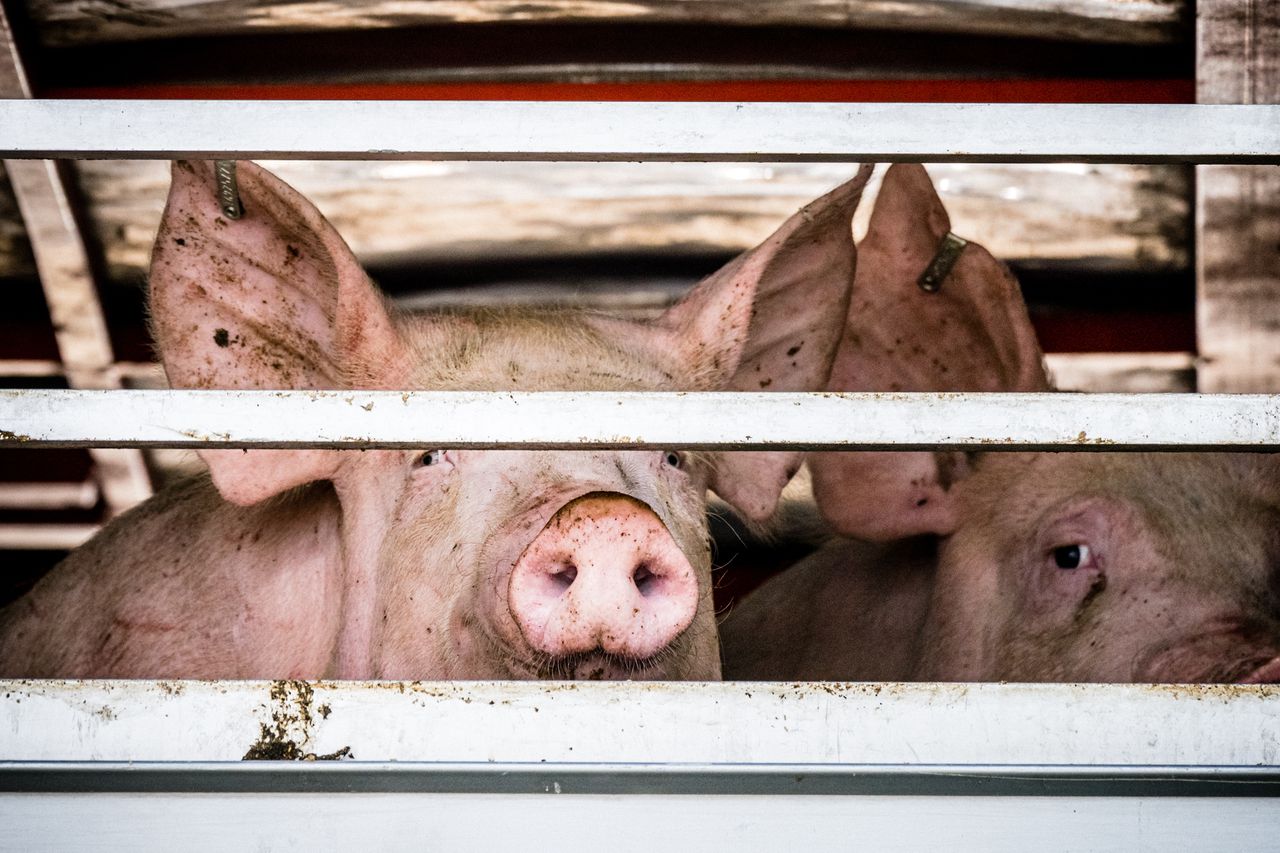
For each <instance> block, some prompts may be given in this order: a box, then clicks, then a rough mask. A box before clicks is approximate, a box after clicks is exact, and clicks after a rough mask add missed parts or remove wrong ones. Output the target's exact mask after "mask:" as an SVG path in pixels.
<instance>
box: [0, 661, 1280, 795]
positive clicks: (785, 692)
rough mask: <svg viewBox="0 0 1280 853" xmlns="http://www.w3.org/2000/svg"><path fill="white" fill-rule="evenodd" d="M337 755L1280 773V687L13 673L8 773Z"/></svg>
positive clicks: (7, 696) (7, 717) (2, 757)
mask: <svg viewBox="0 0 1280 853" xmlns="http://www.w3.org/2000/svg"><path fill="white" fill-rule="evenodd" d="M1121 721H1123V722H1122V723H1121ZM325 757H329V758H333V759H335V760H342V761H356V762H359V763H363V762H387V761H396V762H431V763H435V764H437V765H440V767H441V769H444V770H448V771H450V772H452V771H453V770H462V769H465V766H467V765H475V764H477V763H480V764H485V763H495V764H507V765H510V766H516V765H525V766H526V767H527V766H528V765H538V764H544V763H545V764H557V765H563V766H565V767H568V766H570V765H578V766H582V765H588V764H589V765H595V766H598V767H599V768H605V767H606V766H607V767H609V768H613V769H615V770H616V769H617V768H618V767H621V766H623V765H645V766H647V767H648V768H649V769H650V770H651V771H652V770H657V769H662V768H666V769H668V770H670V771H672V772H679V771H680V770H681V768H695V769H696V768H701V769H702V770H703V771H708V772H710V771H713V770H715V769H716V768H728V769H729V770H730V771H731V772H737V770H738V769H741V768H755V769H754V770H753V771H751V772H756V773H761V772H767V771H768V770H769V769H770V768H771V767H774V766H777V765H785V766H787V767H798V766H812V767H814V768H823V767H825V768H828V772H836V771H839V770H840V769H842V768H843V769H846V770H847V769H850V768H853V767H862V768H863V769H866V770H871V769H873V768H876V767H879V768H884V769H886V770H888V771H892V772H894V773H898V772H901V767H900V766H905V765H916V766H925V767H937V768H944V769H946V772H952V771H953V770H954V768H956V767H959V766H971V767H975V768H977V767H982V768H986V770H984V772H997V771H996V770H995V769H994V768H999V767H1005V768H1014V767H1021V768H1024V769H1027V770H1028V771H1030V769H1031V768H1037V767H1038V768H1040V771H1037V772H1043V773H1052V774H1059V775H1061V774H1071V773H1077V771H1071V770H1069V769H1068V768H1077V769H1079V768H1089V767H1095V766H1103V767H1108V768H1119V767H1129V768H1131V769H1133V768H1163V769H1161V770H1152V769H1148V770H1142V771H1138V772H1141V773H1146V774H1148V775H1150V774H1153V773H1154V774H1157V775H1158V774H1159V773H1164V772H1166V770H1167V771H1168V772H1171V773H1173V772H1177V771H1173V770H1171V769H1170V768H1179V767H1180V768H1184V769H1185V771H1186V772H1191V771H1192V769H1193V768H1197V767H1200V768H1217V769H1212V770H1206V771H1205V772H1212V773H1219V772H1227V771H1224V770H1222V768H1228V767H1235V768H1250V767H1254V768H1259V767H1260V768H1269V769H1270V771H1276V770H1278V769H1280V687H1276V686H1274V685H1185V686H1179V685H1097V684H1094V685H1087V684H1066V685H1064V684H929V683H922V684H899V683H867V684H849V683H835V682H789V683H774V682H723V683H680V682H653V683H643V682H618V683H603V682H520V681H490V682H476V681H473V682H466V681H462V682H457V681H441V682H342V681H339V682H302V681H276V682H267V681H204V682H201V681H124V680H121V681H64V680H52V681H13V680H10V681H4V680H0V762H3V763H2V764H0V768H2V769H3V771H4V772H6V773H7V772H11V771H15V770H18V769H21V767H22V766H25V764H24V763H26V762H37V763H41V762H58V761H81V762H83V761H100V762H116V763H127V762H133V763H138V762H215V763H216V762H239V761H241V760H252V759H260V758H295V759H307V758H317V759H318V758H325ZM444 765H449V766H448V767H445V766H444ZM610 772H612V770H611V771H610ZM1077 775H1079V774H1078V773H1077ZM492 784H498V783H497V782H494V783H492ZM577 792H578V793H585V792H588V791H587V790H586V789H581V788H580V789H579V790H578V791H577Z"/></svg>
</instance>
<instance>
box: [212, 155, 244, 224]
mask: <svg viewBox="0 0 1280 853" xmlns="http://www.w3.org/2000/svg"><path fill="white" fill-rule="evenodd" d="M213 171H214V176H215V177H216V178H217V179H218V205H219V206H220V207H221V208H222V215H223V216H225V217H227V219H239V218H240V217H241V216H244V205H242V204H241V203H240V187H239V185H238V184H237V183H236V161H235V160H215V161H214V163H213Z"/></svg>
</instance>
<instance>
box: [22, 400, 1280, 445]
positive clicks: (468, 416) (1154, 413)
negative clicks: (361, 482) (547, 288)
mask: <svg viewBox="0 0 1280 853" xmlns="http://www.w3.org/2000/svg"><path fill="white" fill-rule="evenodd" d="M17 445H25V446H31V447H75V446H107V447H194V448H206V449H208V448H213V447H228V448H240V447H276V448H303V447H351V448H380V447H381V448H395V447H405V448H409V447H423V446H426V447H454V448H493V447H525V448H542V449H556V448H583V449H587V448H628V447H633V448H681V447H683V448H694V449H728V450H748V449H762V448H781V447H794V448H802V449H831V450H842V449H845V450H847V449H870V450H882V449H897V450H902V449H926V448H935V447H943V448H970V449H987V450H1012V449H1033V450H1100V449H1103V450H1135V449H1156V450H1161V449H1163V450H1213V449H1217V450H1224V449H1249V448H1254V449H1259V448H1262V449H1267V448H1275V447H1277V446H1280V395H1260V394H1259V395H1243V394H1241V395H1234V394H1233V395H1211V394H1090V395H1087V396H1084V395H1075V394H1060V393H1045V394H977V393H973V394H970V393H965V394H961V393H929V394H924V393H913V394H905V393H904V394H853V393H844V394H835V393H812V394H792V393H773V394H770V393H676V392H663V393H640V392H625V393H624V392H466V391H434V392H428V391H417V392H399V391H67V390H47V389H39V390H0V446H17Z"/></svg>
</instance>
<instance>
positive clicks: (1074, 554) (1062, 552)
mask: <svg viewBox="0 0 1280 853" xmlns="http://www.w3.org/2000/svg"><path fill="white" fill-rule="evenodd" d="M1090 556H1091V553H1090V551H1089V546H1088V545H1085V544H1083V543H1076V544H1074V545H1062V546H1059V547H1057V548H1054V549H1053V562H1054V564H1055V565H1056V566H1057V567H1058V568H1060V569H1068V570H1069V569H1078V568H1080V567H1081V566H1083V565H1086V564H1087V563H1088V562H1089V558H1090Z"/></svg>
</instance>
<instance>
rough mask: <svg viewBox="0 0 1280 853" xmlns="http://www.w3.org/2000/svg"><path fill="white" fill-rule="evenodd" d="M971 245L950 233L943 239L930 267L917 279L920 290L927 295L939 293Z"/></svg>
mask: <svg viewBox="0 0 1280 853" xmlns="http://www.w3.org/2000/svg"><path fill="white" fill-rule="evenodd" d="M967 245H969V241H968V240H966V239H964V238H963V237H957V236H956V235H955V234H952V233H951V232H950V231H948V232H947V233H946V234H945V235H944V236H943V238H942V242H941V243H939V244H938V252H937V254H935V255H934V256H933V260H932V261H930V262H929V266H928V268H927V269H925V271H924V273H923V274H921V276H920V277H919V278H918V279H916V284H918V285H920V289H921V290H923V291H924V292H925V293H937V292H938V291H939V290H940V289H941V288H942V282H943V280H944V279H945V278H946V277H947V276H948V275H950V274H951V268H952V267H954V266H955V265H956V261H957V260H958V259H959V258H960V253H961V252H963V251H964V247H965V246H967Z"/></svg>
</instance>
